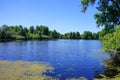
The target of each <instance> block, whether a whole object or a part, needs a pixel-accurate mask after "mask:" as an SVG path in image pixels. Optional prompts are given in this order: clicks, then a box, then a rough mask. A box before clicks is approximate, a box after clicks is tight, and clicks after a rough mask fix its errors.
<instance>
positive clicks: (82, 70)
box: [0, 40, 108, 80]
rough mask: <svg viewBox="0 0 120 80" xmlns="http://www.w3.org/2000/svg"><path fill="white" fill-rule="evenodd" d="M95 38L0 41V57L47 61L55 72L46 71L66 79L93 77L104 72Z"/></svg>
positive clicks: (60, 79) (101, 55) (12, 59)
mask: <svg viewBox="0 0 120 80" xmlns="http://www.w3.org/2000/svg"><path fill="white" fill-rule="evenodd" d="M101 48H102V45H101V43H100V41H98V40H48V41H15V42H0V60H9V61H17V60H23V61H32V62H34V61H35V62H36V61H37V62H49V63H50V64H51V66H53V67H54V71H52V72H51V71H48V72H46V73H45V74H46V75H49V76H52V77H54V78H58V79H59V80H66V79H68V78H79V77H86V78H87V79H88V80H92V79H93V78H94V77H95V75H96V74H98V73H102V72H103V71H104V63H103V61H102V59H103V58H107V57H108V55H106V54H104V53H103V52H102V50H101Z"/></svg>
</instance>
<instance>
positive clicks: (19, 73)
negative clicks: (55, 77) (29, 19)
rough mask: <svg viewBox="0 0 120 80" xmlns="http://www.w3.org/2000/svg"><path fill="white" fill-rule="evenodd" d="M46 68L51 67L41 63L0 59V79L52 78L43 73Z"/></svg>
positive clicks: (49, 68)
mask: <svg viewBox="0 0 120 80" xmlns="http://www.w3.org/2000/svg"><path fill="white" fill-rule="evenodd" d="M47 70H53V68H52V67H50V66H49V65H47V64H43V63H32V62H23V61H16V62H8V61H3V60H0V80H48V79H49V80H52V78H51V77H49V76H45V75H43V73H44V72H45V71H47Z"/></svg>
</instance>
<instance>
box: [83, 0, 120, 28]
mask: <svg viewBox="0 0 120 80" xmlns="http://www.w3.org/2000/svg"><path fill="white" fill-rule="evenodd" d="M81 4H82V6H83V9H82V11H83V12H85V11H86V9H87V7H88V6H90V5H93V4H97V7H96V8H97V10H98V11H99V12H98V13H96V14H95V15H94V17H95V19H96V23H97V25H98V26H105V27H108V26H111V29H113V30H114V25H119V24H120V5H119V4H120V0H81Z"/></svg>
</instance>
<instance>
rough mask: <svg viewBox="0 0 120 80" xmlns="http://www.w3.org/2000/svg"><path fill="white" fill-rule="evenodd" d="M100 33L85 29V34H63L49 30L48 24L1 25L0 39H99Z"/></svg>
mask: <svg viewBox="0 0 120 80" xmlns="http://www.w3.org/2000/svg"><path fill="white" fill-rule="evenodd" d="M98 38H99V32H98V33H92V32H90V31H84V33H83V34H80V32H69V33H65V34H61V33H59V32H57V31H56V30H53V31H52V30H49V28H48V27H47V26H43V25H40V26H39V25H37V26H30V27H23V26H22V25H16V26H8V25H2V26H0V39H1V40H7V39H13V40H15V39H16V40H17V39H98Z"/></svg>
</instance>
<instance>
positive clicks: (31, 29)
mask: <svg viewBox="0 0 120 80" xmlns="http://www.w3.org/2000/svg"><path fill="white" fill-rule="evenodd" d="M33 32H34V26H30V33H31V34H33Z"/></svg>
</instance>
